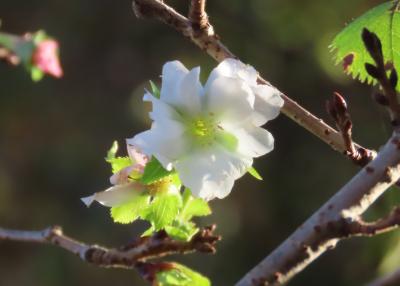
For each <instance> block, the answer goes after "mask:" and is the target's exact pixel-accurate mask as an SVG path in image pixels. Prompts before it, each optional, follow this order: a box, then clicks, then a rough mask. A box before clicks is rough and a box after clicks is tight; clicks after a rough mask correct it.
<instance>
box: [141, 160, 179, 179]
mask: <svg viewBox="0 0 400 286" xmlns="http://www.w3.org/2000/svg"><path fill="white" fill-rule="evenodd" d="M174 173H175V172H174V171H167V170H165V169H164V167H163V166H162V165H161V163H160V162H159V161H158V160H157V159H156V158H155V157H154V156H153V157H152V158H151V160H150V162H148V163H147V164H146V167H145V168H144V171H143V176H142V178H141V182H142V183H143V184H145V185H148V184H151V183H154V182H156V181H158V180H160V179H162V178H165V177H167V176H169V175H172V174H174Z"/></svg>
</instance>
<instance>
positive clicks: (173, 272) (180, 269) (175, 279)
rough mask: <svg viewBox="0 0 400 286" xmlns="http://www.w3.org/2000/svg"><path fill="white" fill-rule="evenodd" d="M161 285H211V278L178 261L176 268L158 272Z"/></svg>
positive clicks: (158, 280) (158, 281)
mask: <svg viewBox="0 0 400 286" xmlns="http://www.w3.org/2000/svg"><path fill="white" fill-rule="evenodd" d="M156 278H157V283H158V285H159V286H210V285H211V283H210V280H208V278H206V277H204V276H203V275H201V274H200V273H198V272H195V271H193V270H191V269H190V268H188V267H186V266H183V265H181V264H178V263H174V268H173V269H170V270H166V271H162V272H159V273H157V274H156Z"/></svg>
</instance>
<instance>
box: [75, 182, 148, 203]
mask: <svg viewBox="0 0 400 286" xmlns="http://www.w3.org/2000/svg"><path fill="white" fill-rule="evenodd" d="M143 189H144V187H143V185H141V184H139V183H136V182H131V183H128V184H124V185H116V186H113V187H111V188H108V189H107V190H105V191H103V192H98V193H94V194H93V195H91V196H88V197H85V198H81V200H82V202H83V203H84V204H85V205H86V206H87V207H89V206H90V205H91V204H92V203H93V202H94V201H97V202H99V203H100V204H102V205H103V206H107V207H112V206H116V205H120V204H122V203H124V202H126V201H128V200H129V199H131V198H133V197H135V196H136V195H137V194H138V193H139V192H140V191H142V190H143Z"/></svg>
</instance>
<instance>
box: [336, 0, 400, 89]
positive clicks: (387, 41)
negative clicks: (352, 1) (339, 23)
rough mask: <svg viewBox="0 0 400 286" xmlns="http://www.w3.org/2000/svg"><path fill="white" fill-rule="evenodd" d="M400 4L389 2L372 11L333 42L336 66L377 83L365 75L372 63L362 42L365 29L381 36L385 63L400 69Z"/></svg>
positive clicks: (355, 21)
mask: <svg viewBox="0 0 400 286" xmlns="http://www.w3.org/2000/svg"><path fill="white" fill-rule="evenodd" d="M399 2H400V1H398V0H397V1H389V2H386V3H383V4H381V5H379V6H376V7H375V8H373V9H371V10H369V11H368V12H367V13H365V14H364V15H362V16H361V17H359V18H357V19H356V20H354V21H353V22H352V23H350V24H349V25H348V26H347V27H346V28H344V29H343V30H342V31H341V32H340V33H339V34H338V35H337V36H336V37H335V39H334V40H333V42H332V44H331V49H332V50H335V51H336V54H335V59H336V63H342V64H343V68H344V70H345V72H346V73H348V74H351V75H352V76H353V77H354V78H358V79H359V80H360V81H367V82H368V83H376V81H375V80H374V79H373V78H372V77H371V76H370V75H369V74H368V73H367V72H366V70H365V63H373V60H372V58H371V56H370V55H369V53H368V52H367V50H366V49H365V47H364V43H363V41H362V39H361V33H362V30H363V28H367V29H368V30H369V31H371V32H373V33H375V34H377V35H378V37H379V38H380V40H381V42H382V49H383V55H384V58H385V61H386V62H391V63H393V64H394V66H395V67H396V68H397V70H400V11H399Z"/></svg>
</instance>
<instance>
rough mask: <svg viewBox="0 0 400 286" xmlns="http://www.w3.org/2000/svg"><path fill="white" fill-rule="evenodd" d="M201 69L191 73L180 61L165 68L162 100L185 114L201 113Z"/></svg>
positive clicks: (166, 65) (167, 64)
mask: <svg viewBox="0 0 400 286" xmlns="http://www.w3.org/2000/svg"><path fill="white" fill-rule="evenodd" d="M199 75H200V67H197V68H194V69H192V70H191V71H190V72H189V71H188V70H187V69H186V68H185V67H184V66H183V65H182V63H181V62H179V61H173V62H168V63H166V64H165V65H164V67H163V74H162V85H161V96H160V99H161V100H162V101H164V102H166V103H168V104H170V105H171V106H173V107H174V108H176V109H177V110H179V111H183V112H184V113H194V112H196V113H197V112H199V111H200V108H201V105H200V98H201V94H202V91H203V87H202V85H201V83H200V80H199Z"/></svg>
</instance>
